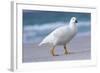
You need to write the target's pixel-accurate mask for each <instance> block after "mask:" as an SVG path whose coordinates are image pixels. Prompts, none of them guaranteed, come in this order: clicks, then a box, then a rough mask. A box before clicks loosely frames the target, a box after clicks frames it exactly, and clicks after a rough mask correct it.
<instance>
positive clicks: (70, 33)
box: [39, 17, 77, 56]
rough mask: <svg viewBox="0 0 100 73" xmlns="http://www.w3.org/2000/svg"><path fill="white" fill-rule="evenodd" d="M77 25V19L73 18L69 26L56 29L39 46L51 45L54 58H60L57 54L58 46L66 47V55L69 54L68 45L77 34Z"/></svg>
mask: <svg viewBox="0 0 100 73" xmlns="http://www.w3.org/2000/svg"><path fill="white" fill-rule="evenodd" d="M76 23H77V19H76V17H72V18H71V20H70V22H69V25H65V26H62V27H59V28H57V29H55V30H54V31H53V32H51V33H50V34H49V35H48V36H47V37H45V38H44V39H43V41H42V42H41V43H40V44H39V46H41V45H43V44H51V45H52V49H51V54H52V55H53V56H58V55H57V54H55V47H56V46H57V45H62V46H64V54H68V53H69V52H68V50H67V47H66V45H67V44H68V43H69V42H70V41H71V39H72V38H73V37H74V36H75V34H76V32H77V26H76Z"/></svg>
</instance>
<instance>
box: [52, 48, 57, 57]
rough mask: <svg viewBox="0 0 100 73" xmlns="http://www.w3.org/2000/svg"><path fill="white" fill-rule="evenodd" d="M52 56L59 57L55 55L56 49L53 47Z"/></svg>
mask: <svg viewBox="0 0 100 73" xmlns="http://www.w3.org/2000/svg"><path fill="white" fill-rule="evenodd" d="M51 54H52V56H58V55H56V54H55V47H53V48H52V49H51Z"/></svg>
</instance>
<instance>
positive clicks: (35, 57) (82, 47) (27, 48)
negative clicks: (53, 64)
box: [23, 35, 91, 63]
mask: <svg viewBox="0 0 100 73" xmlns="http://www.w3.org/2000/svg"><path fill="white" fill-rule="evenodd" d="M51 48H52V47H50V46H41V47H40V46H38V44H23V62H24V63H29V62H30V63H31V62H46V61H63V60H66V61H67V60H68V61H69V60H86V59H91V37H90V35H86V36H80V37H77V36H76V37H75V38H74V39H73V40H72V41H71V42H70V44H69V46H68V48H69V49H68V50H69V52H70V54H68V55H64V54H63V53H64V49H63V46H57V47H56V51H55V52H56V54H59V56H52V55H51V54H50V49H51Z"/></svg>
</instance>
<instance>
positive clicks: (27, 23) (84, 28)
mask: <svg viewBox="0 0 100 73" xmlns="http://www.w3.org/2000/svg"><path fill="white" fill-rule="evenodd" d="M73 16H75V17H77V20H78V24H77V26H78V34H77V35H81V34H83V35H87V34H88V33H89V32H91V14H90V13H77V12H76V13H75V12H56V11H34V10H23V43H36V42H40V41H41V40H42V39H43V38H44V37H45V36H47V35H48V34H49V33H50V32H52V31H53V30H54V29H56V28H57V27H60V26H63V25H68V23H69V21H70V19H71V17H73Z"/></svg>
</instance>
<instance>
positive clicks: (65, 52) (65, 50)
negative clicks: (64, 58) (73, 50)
mask: <svg viewBox="0 0 100 73" xmlns="http://www.w3.org/2000/svg"><path fill="white" fill-rule="evenodd" d="M68 53H69V52H68V50H67V48H66V45H64V54H66V55H67V54H68Z"/></svg>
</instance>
